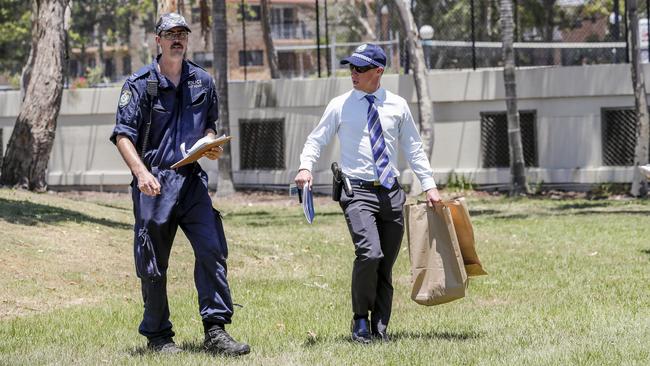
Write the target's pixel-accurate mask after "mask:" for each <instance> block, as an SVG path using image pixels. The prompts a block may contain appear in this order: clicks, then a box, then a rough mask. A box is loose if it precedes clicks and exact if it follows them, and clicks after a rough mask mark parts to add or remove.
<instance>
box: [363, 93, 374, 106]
mask: <svg viewBox="0 0 650 366" xmlns="http://www.w3.org/2000/svg"><path fill="white" fill-rule="evenodd" d="M365 98H366V99H367V100H368V103H370V104H374V103H375V96H374V95H372V94H368V95H366V96H365Z"/></svg>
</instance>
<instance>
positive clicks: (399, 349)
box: [0, 189, 650, 365]
mask: <svg viewBox="0 0 650 366" xmlns="http://www.w3.org/2000/svg"><path fill="white" fill-rule="evenodd" d="M468 204H469V207H470V210H471V214H472V217H473V220H474V226H475V231H476V236H477V240H478V243H477V248H478V252H479V255H480V256H481V259H482V261H483V263H484V267H485V268H486V270H487V271H488V272H489V276H487V277H481V278H478V279H475V280H474V279H472V280H471V281H470V285H469V290H468V294H467V296H466V297H465V298H464V299H461V300H458V301H454V302H452V303H449V304H445V305H441V306H436V307H423V306H420V305H417V304H415V303H414V302H412V301H411V300H410V299H409V295H410V284H409V281H410V277H409V265H408V253H407V252H406V242H404V243H403V247H402V252H401V254H400V257H399V259H398V261H397V264H396V266H395V270H394V285H395V299H394V311H393V318H392V321H391V324H390V328H389V330H390V333H391V335H392V340H393V341H392V342H391V343H388V344H372V345H370V346H360V345H356V344H352V343H351V342H349V341H348V338H349V325H350V317H351V306H350V294H349V292H350V289H349V285H350V273H351V265H352V260H353V248H352V244H351V242H350V238H349V234H348V232H347V227H346V226H345V223H344V220H343V217H342V215H341V214H340V210H339V208H338V206H337V205H335V204H333V203H331V201H329V200H328V199H327V198H319V199H317V202H316V220H315V222H314V224H313V225H308V224H307V223H306V222H305V220H304V217H303V216H302V211H301V210H300V208H299V207H298V206H297V204H294V203H293V202H292V201H289V200H288V198H285V197H279V196H270V195H262V194H258V195H241V194H240V195H237V196H236V197H234V198H229V199H223V200H222V199H218V200H216V201H215V206H216V207H217V208H218V209H220V210H221V211H222V213H223V214H224V216H225V220H224V225H225V230H226V234H227V237H228V240H229V247H230V258H229V279H230V283H231V288H232V295H233V300H234V302H235V303H237V304H239V305H241V307H240V306H237V307H236V309H235V317H234V322H233V324H232V325H231V326H230V327H229V328H228V330H229V332H230V333H231V334H232V335H233V336H235V338H237V339H239V340H243V341H246V342H248V343H249V344H250V345H251V347H252V353H251V354H250V355H247V356H244V357H241V358H236V359H234V358H223V357H213V356H210V355H207V354H204V353H202V352H201V351H200V344H201V340H202V327H201V322H200V319H199V316H198V314H197V312H198V310H197V299H196V292H195V289H194V284H193V279H192V268H193V262H194V260H193V255H192V251H191V248H190V246H189V243H188V242H187V240H186V239H185V237H184V236H183V235H182V233H181V232H180V231H179V235H178V236H177V240H176V243H175V246H174V249H173V253H172V257H171V261H170V271H169V274H168V275H169V293H170V306H171V311H172V321H173V323H174V329H175V331H176V333H177V336H176V341H177V342H178V343H180V344H182V345H183V346H184V347H185V348H186V349H188V350H189V352H186V353H184V354H181V355H176V356H166V357H165V356H159V355H155V354H151V353H148V352H146V351H145V350H144V349H143V346H144V344H145V340H144V339H143V338H142V337H141V336H139V335H138V333H137V325H138V323H139V321H140V317H141V314H142V303H141V299H140V294H139V283H138V280H137V278H136V277H135V276H134V270H133V259H132V247H131V245H132V244H131V243H132V233H131V229H130V226H131V223H132V213H131V204H130V201H129V198H128V196H126V195H107V194H103V195H100V194H95V195H75V194H41V195H35V194H31V193H27V192H20V191H13V190H6V189H4V190H0V233H2V235H1V236H0V289H2V290H1V291H0V365H5V364H6V365H23V364H25V365H32V364H62V365H68V364H90V365H97V364H99V365H101V364H111V365H112V364H144V365H178V364H184V365H208V364H210V365H212V364H233V365H249V364H253V365H361V364H368V365H370V364H379V365H407V364H408V365H434V364H435V365H452V364H453V365H520V364H525V365H549V364H550V365H567V364H575V365H620V364H629V365H634V364H637V365H645V364H648V363H650V350H649V347H648V346H649V343H650V316H648V314H650V302H649V301H648V292H649V291H648V290H649V286H650V285H649V283H650V281H649V280H650V241H648V239H647V238H649V237H650V203H649V202H646V201H586V200H537V199H533V200H525V199H516V200H511V199H505V198H493V197H487V196H475V197H470V198H469V201H468Z"/></svg>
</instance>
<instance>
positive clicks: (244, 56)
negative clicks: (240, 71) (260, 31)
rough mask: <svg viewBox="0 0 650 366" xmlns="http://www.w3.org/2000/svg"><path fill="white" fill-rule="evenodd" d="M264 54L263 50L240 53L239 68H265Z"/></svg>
mask: <svg viewBox="0 0 650 366" xmlns="http://www.w3.org/2000/svg"><path fill="white" fill-rule="evenodd" d="M263 65H264V52H262V51H261V50H252V51H245V52H244V51H239V66H263Z"/></svg>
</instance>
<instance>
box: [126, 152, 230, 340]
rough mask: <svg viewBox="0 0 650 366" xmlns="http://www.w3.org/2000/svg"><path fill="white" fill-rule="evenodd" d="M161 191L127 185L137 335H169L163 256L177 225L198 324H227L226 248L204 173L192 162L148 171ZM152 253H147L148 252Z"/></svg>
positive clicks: (228, 292) (165, 266)
mask: <svg viewBox="0 0 650 366" xmlns="http://www.w3.org/2000/svg"><path fill="white" fill-rule="evenodd" d="M152 173H153V174H154V176H156V177H157V178H158V181H159V182H160V185H161V193H160V195H158V196H156V197H149V196H146V195H144V194H141V193H140V191H139V190H138V188H137V184H135V183H134V184H133V186H132V187H133V190H132V194H133V202H134V205H133V208H134V215H135V221H136V223H135V227H134V230H135V240H134V252H135V257H136V258H135V262H136V271H137V272H138V277H140V279H141V283H142V298H143V300H144V316H143V320H142V323H140V327H139V332H140V334H142V335H144V336H146V337H147V338H149V340H157V339H161V338H167V337H173V336H174V332H173V331H172V323H171V322H170V321H169V304H168V301H167V277H166V273H167V267H168V264H169V254H170V251H171V248H172V243H173V241H174V236H175V235H176V230H177V229H178V227H179V226H180V227H181V229H182V230H183V232H184V233H185V235H186V236H187V238H188V239H189V241H190V243H191V245H192V248H193V250H194V257H195V263H194V282H195V285H196V290H197V292H198V300H199V313H200V315H201V317H202V320H203V321H204V322H209V323H220V324H229V323H230V321H231V317H232V314H233V307H232V299H231V297H230V289H229V287H228V281H227V279H226V272H227V267H226V259H227V258H228V247H227V243H226V238H225V235H224V233H223V226H222V224H221V218H220V216H219V212H218V211H216V210H214V209H213V208H212V201H211V200H210V196H209V195H208V190H207V176H206V173H205V172H204V171H203V170H202V169H201V168H200V167H199V165H198V164H195V165H192V166H188V167H184V168H181V169H179V171H174V170H161V171H158V170H157V169H155V168H154V169H153V170H152ZM151 250H153V252H151Z"/></svg>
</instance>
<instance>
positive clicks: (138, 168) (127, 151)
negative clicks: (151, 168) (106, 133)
mask: <svg viewBox="0 0 650 366" xmlns="http://www.w3.org/2000/svg"><path fill="white" fill-rule="evenodd" d="M117 150H118V151H119V152H120V155H122V159H124V162H125V163H126V165H127V166H128V167H129V169H131V173H133V175H135V176H138V175H139V174H140V173H141V172H143V171H146V170H147V167H146V166H145V165H144V163H143V162H142V159H140V156H138V152H137V151H136V149H135V146H133V143H132V142H131V140H129V139H128V138H127V137H124V136H117Z"/></svg>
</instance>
